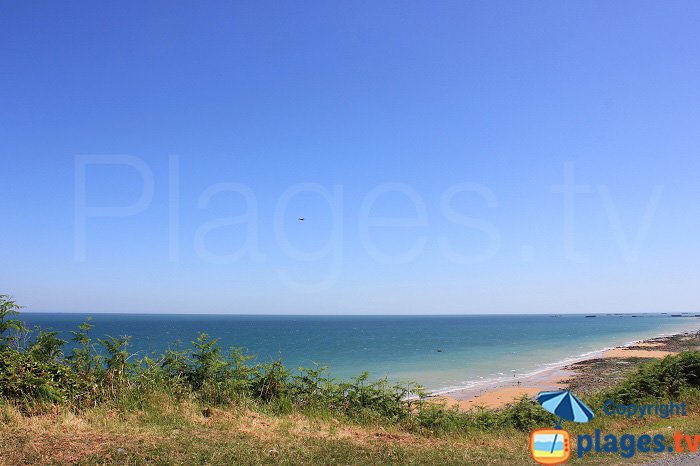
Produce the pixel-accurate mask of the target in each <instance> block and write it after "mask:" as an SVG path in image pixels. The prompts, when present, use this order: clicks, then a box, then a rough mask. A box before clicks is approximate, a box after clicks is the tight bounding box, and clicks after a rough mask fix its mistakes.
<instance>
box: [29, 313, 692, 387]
mask: <svg viewBox="0 0 700 466" xmlns="http://www.w3.org/2000/svg"><path fill="white" fill-rule="evenodd" d="M86 316H87V315H86V314H61V313H23V314H22V320H24V321H25V322H26V323H27V324H29V325H30V326H32V327H33V326H41V327H42V328H52V329H54V330H57V331H59V332H62V334H63V337H64V339H68V337H69V334H68V331H69V330H74V329H75V328H76V327H77V326H78V324H80V322H82V321H83V320H84V319H85V317H86ZM92 317H93V324H94V325H95V328H94V329H93V330H92V333H93V336H94V337H102V336H104V335H114V336H117V335H130V336H131V337H132V340H131V345H130V350H131V351H132V352H138V353H140V354H147V353H150V352H153V351H156V352H162V351H163V350H165V349H166V348H168V347H169V346H171V347H172V346H173V343H174V342H175V341H177V340H180V341H181V342H182V343H183V345H184V346H189V344H190V342H191V341H192V340H194V339H195V338H196V336H197V333H198V332H200V331H202V332H206V333H209V334H210V335H212V336H215V337H219V338H221V344H222V345H223V346H224V347H230V346H242V347H245V348H247V349H248V351H249V352H251V353H254V354H256V355H257V357H256V361H269V360H271V359H274V358H277V357H281V358H282V359H283V361H284V362H285V364H287V365H289V366H290V367H298V366H312V365H313V363H314V362H317V363H320V364H323V365H329V366H330V367H331V373H332V375H334V376H337V377H343V378H347V377H351V376H355V375H357V374H359V373H360V372H362V371H365V370H366V371H369V372H370V375H371V376H372V377H381V376H388V377H389V378H390V379H392V380H412V381H416V382H418V383H421V384H423V385H424V386H426V387H427V388H428V389H430V390H445V389H451V388H458V387H465V386H470V385H473V384H475V383H478V382H481V381H486V380H497V379H505V378H508V377H512V376H513V374H517V375H518V376H521V375H524V374H526V373H531V372H533V371H536V370H538V369H541V368H543V367H544V366H546V365H548V364H556V363H558V362H561V361H563V360H566V359H570V358H575V357H578V356H581V355H582V354H585V353H588V352H592V351H596V350H600V349H602V348H605V347H610V346H616V345H621V344H625V343H628V342H630V341H633V340H638V339H644V338H649V337H654V336H657V335H661V334H670V333H677V332H683V331H690V330H698V329H700V319H697V318H694V317H680V318H679V317H670V316H668V315H640V316H638V317H632V316H614V315H599V316H597V317H595V318H587V317H585V316H582V315H562V316H561V317H554V316H543V315H499V316H483V315H478V316H246V315H194V314H189V315H183V314H178V315H162V314H138V315H135V314H94V315H92ZM438 350H441V351H438ZM513 371H515V372H513Z"/></svg>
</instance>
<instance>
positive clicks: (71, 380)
mask: <svg viewBox="0 0 700 466" xmlns="http://www.w3.org/2000/svg"><path fill="white" fill-rule="evenodd" d="M94 387H95V384H94V381H93V380H91V379H90V378H89V377H85V376H83V375H80V374H78V373H76V372H75V371H73V370H72V369H71V368H70V367H69V366H67V365H65V364H62V363H57V362H53V361H41V360H38V359H36V358H34V357H33V356H32V355H31V354H28V353H20V352H19V351H16V350H13V349H10V348H2V349H0V396H2V397H3V398H6V399H10V400H15V401H18V402H19V403H20V404H21V405H26V404H31V403H33V402H50V403H73V404H75V405H76V406H82V405H84V404H85V403H86V402H87V401H88V400H90V399H91V398H92V397H93V394H94Z"/></svg>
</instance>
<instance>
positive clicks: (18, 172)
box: [0, 0, 700, 314]
mask: <svg viewBox="0 0 700 466" xmlns="http://www.w3.org/2000/svg"><path fill="white" fill-rule="evenodd" d="M699 21H700V3H698V2H694V1H688V2H680V1H672V2H643V1H629V2H624V1H619V2H608V1H598V2H594V1H589V2H561V1H550V2H520V1H510V2H498V1H492V0H489V1H483V2H377V1H366V2H342V3H341V2H310V1H305V2H264V1H251V2H204V3H202V2H179V1H178V2H172V1H168V2H165V1H163V2H126V3H123V2H120V3H105V2H70V3H65V2H33V1H29V2H19V1H18V2H2V3H1V4H0V67H1V68H0V79H1V83H2V85H1V86H0V174H1V175H2V188H1V191H0V193H1V194H0V211H1V212H2V215H1V217H0V222H1V223H0V264H2V267H0V292H5V293H11V294H14V295H15V297H16V298H17V299H18V301H20V302H21V303H23V304H25V305H27V306H28V308H29V309H31V310H36V311H85V312H109V311H112V312H120V311H121V312H193V313H198V312H202V313H204V312H217V313H218V312H232V313H309V314H317V313H329V314H338V313H376V314H397V313H398V314H404V313H424V314H433V313H434V314H441V313H495V312H499V313H530V312H557V313H564V312H641V311H698V310H700V309H698V307H699V306H698V303H699V302H700V287H698V286H697V285H698V283H699V282H700V267H698V260H699V259H700V240H699V238H700V202H699V201H700V182H699V181H700V85H699V84H700V28H698V23H699ZM299 217H304V219H305V220H304V221H299V220H298V218H299Z"/></svg>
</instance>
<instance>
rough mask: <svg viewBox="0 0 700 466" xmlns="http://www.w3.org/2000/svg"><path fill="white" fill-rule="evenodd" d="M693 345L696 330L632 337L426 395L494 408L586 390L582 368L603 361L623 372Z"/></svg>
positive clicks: (697, 342)
mask: <svg viewBox="0 0 700 466" xmlns="http://www.w3.org/2000/svg"><path fill="white" fill-rule="evenodd" d="M696 348H700V332H699V331H690V332H678V333H674V334H671V335H662V336H656V337H652V338H646V339H641V340H634V341H630V342H628V343H625V344H623V345H619V346H614V347H606V348H602V349H600V350H596V351H592V352H588V353H585V354H582V355H581V356H578V357H574V358H569V359H566V360H563V361H560V362H558V363H552V364H547V365H544V366H542V367H541V368H540V369H537V370H535V371H533V372H531V373H529V374H525V375H523V376H520V377H516V376H514V377H513V379H512V380H497V381H484V382H476V383H475V384H474V385H471V386H468V387H463V388H455V389H450V390H445V391H435V392H433V393H431V394H430V395H429V396H428V399H429V400H430V401H431V402H437V403H446V404H447V405H448V406H450V407H457V408H458V409H460V410H464V411H468V410H471V409H476V408H490V409H497V408H502V407H504V406H505V405H507V404H509V403H511V402H513V401H514V400H516V399H518V398H521V397H522V396H527V397H529V398H533V397H534V396H536V395H537V393H539V392H541V391H548V390H562V389H568V388H570V387H571V386H572V385H577V386H580V385H584V386H583V387H582V388H584V389H585V385H586V384H585V383H583V384H582V383H581V382H582V381H581V380H580V379H582V378H585V377H586V376H584V372H585V369H586V368H588V367H590V366H595V365H601V364H606V361H610V362H612V363H613V364H612V366H613V367H614V366H615V365H618V366H621V367H620V370H619V371H622V370H624V369H626V368H627V367H628V366H629V365H632V364H639V363H641V362H643V361H645V360H652V359H659V358H663V357H665V356H668V355H673V354H677V353H678V352H680V351H683V350H689V349H696ZM607 365H608V366H610V365H611V364H607Z"/></svg>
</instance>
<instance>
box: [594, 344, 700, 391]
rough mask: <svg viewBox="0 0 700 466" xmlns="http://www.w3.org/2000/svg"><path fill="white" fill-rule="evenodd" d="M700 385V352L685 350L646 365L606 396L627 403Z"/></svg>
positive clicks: (695, 388) (692, 388) (693, 388)
mask: <svg viewBox="0 0 700 466" xmlns="http://www.w3.org/2000/svg"><path fill="white" fill-rule="evenodd" d="M698 388H700V351H684V352H682V353H680V354H678V355H675V356H667V357H665V358H663V359H661V360H658V361H653V362H649V363H645V364H642V365H641V366H640V367H639V369H638V370H637V371H636V372H635V373H633V374H631V375H630V376H628V377H627V379H626V380H624V381H623V382H622V383H620V384H619V385H617V386H616V387H614V388H613V389H611V390H609V391H607V392H606V393H604V394H603V396H605V397H607V398H611V399H615V400H618V401H621V402H624V403H633V402H638V401H644V400H648V399H659V398H666V399H668V398H675V399H676V400H678V399H679V398H678V397H679V396H681V394H682V393H683V392H686V391H689V390H697V389H698Z"/></svg>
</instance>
